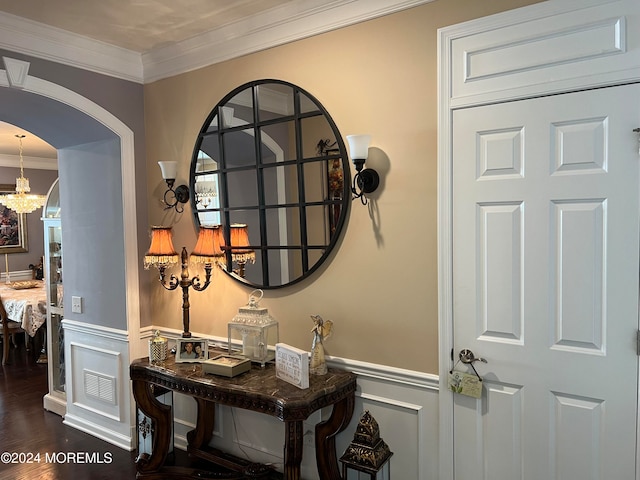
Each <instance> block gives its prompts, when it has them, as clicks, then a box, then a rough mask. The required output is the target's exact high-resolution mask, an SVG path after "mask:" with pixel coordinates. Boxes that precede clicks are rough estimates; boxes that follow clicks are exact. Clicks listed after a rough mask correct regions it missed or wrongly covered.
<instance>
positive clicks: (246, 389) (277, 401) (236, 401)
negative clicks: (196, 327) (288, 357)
mask: <svg viewBox="0 0 640 480" xmlns="http://www.w3.org/2000/svg"><path fill="white" fill-rule="evenodd" d="M129 371H130V375H131V379H132V380H144V381H146V382H148V383H152V384H155V385H159V386H162V387H165V388H168V389H170V390H174V391H178V392H180V393H185V394H187V395H190V396H192V397H197V398H202V399H204V400H209V401H212V402H216V403H220V404H223V405H229V406H233V407H239V408H243V409H247V410H253V411H257V412H261V413H266V414H268V415H272V416H274V417H277V418H279V419H280V420H283V421H289V420H305V419H306V418H308V417H309V415H311V413H313V412H314V411H316V410H319V409H320V408H323V407H326V406H329V405H333V404H335V403H336V402H338V401H340V400H342V399H344V398H346V397H348V396H350V395H353V394H354V393H355V390H356V375H355V374H354V373H352V372H347V371H344V370H338V369H332V368H330V369H329V372H328V373H327V374H326V375H322V376H319V375H311V376H310V378H309V388H306V389H300V388H298V387H296V386H294V385H291V384H289V383H287V382H285V381H284V380H281V379H279V378H277V377H276V372H275V365H273V364H267V365H265V367H260V365H257V364H254V365H252V366H251V370H250V371H248V372H245V373H242V374H240V375H238V376H236V377H232V378H228V377H224V376H219V375H213V374H209V373H204V372H203V371H202V365H200V364H199V363H175V357H174V356H173V355H170V356H169V359H168V360H167V361H166V362H165V363H164V365H151V364H149V359H148V358H142V359H138V360H135V361H134V362H133V363H132V364H131V366H130V369H129Z"/></svg>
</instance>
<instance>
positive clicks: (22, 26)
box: [0, 0, 433, 83]
mask: <svg viewBox="0 0 640 480" xmlns="http://www.w3.org/2000/svg"><path fill="white" fill-rule="evenodd" d="M431 1H433V0H334V1H327V0H304V2H302V3H301V2H291V3H289V4H285V5H283V6H281V7H276V8H273V9H270V10H267V11H265V12H262V13H259V14H256V15H253V16H251V17H248V18H245V19H243V20H241V21H239V22H235V23H232V24H229V25H225V26H224V27H221V28H219V29H216V30H213V31H210V32H206V33H204V34H201V35H197V36H195V37H192V38H190V39H187V40H184V41H182V42H178V43H175V44H171V45H166V46H163V47H159V48H156V49H154V50H151V51H149V52H145V53H143V54H140V53H137V52H133V51H131V50H126V49H123V48H119V47H114V46H112V45H108V44H106V43H103V42H99V41H97V40H92V39H89V38H87V37H84V36H81V35H76V34H72V33H70V32H67V31H65V30H61V29H58V28H54V27H50V26H47V25H44V24H42V23H39V22H34V21H31V20H27V19H24V18H22V17H17V16H15V15H10V14H7V13H2V12H0V48H4V49H7V50H11V51H15V52H20V53H24V54H27V55H32V56H34V57H38V58H43V59H46V60H52V61H54V62H58V63H63V64H66V65H71V66H75V67H79V68H83V69H85V70H89V71H93V72H97V73H101V74H104V75H109V76H112V77H117V78H122V79H125V80H130V81H133V82H137V83H149V82H153V81H156V80H160V79H162V78H167V77H171V76H174V75H178V74H180V73H184V72H188V71H192V70H196V69H198V68H202V67H206V66H208V65H212V64H215V63H219V62H222V61H225V60H230V59H232V58H236V57H239V56H242V55H247V54H249V53H253V52H257V51H260V50H264V49H267V48H271V47H275V46H277V45H282V44H285V43H289V42H293V41H295V40H300V39H302V38H307V37H310V36H313V35H318V34H320V33H324V32H327V31H330V30H335V29H337V28H341V27H345V26H348V25H353V24H355V23H359V22H364V21H366V20H371V19H373V18H377V17H381V16H384V15H389V14H391V13H395V12H398V11H401V10H405V9H407V8H411V7H415V6H418V5H422V4H425V3H429V2H431Z"/></svg>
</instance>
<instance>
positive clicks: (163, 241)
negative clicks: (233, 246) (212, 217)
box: [144, 225, 223, 338]
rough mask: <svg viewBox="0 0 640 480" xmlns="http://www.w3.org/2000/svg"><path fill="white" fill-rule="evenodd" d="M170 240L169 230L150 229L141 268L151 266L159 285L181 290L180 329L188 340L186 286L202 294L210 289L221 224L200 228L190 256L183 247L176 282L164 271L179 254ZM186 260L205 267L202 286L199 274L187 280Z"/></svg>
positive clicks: (187, 295) (187, 298) (216, 260)
mask: <svg viewBox="0 0 640 480" xmlns="http://www.w3.org/2000/svg"><path fill="white" fill-rule="evenodd" d="M171 237H172V231H171V227H151V246H149V250H148V251H147V253H146V255H145V256H144V268H145V269H146V270H148V269H149V268H150V267H152V266H153V267H156V268H157V269H158V271H159V272H160V279H159V280H160V283H161V284H162V286H163V287H164V288H166V289H167V290H175V289H176V288H178V287H180V288H182V326H183V329H184V331H183V332H182V336H183V337H184V338H189V337H191V332H190V331H189V287H193V289H194V290H197V291H199V292H201V291H202V290H204V289H206V288H207V287H208V286H209V283H210V281H211V269H212V266H213V264H214V263H217V262H218V260H220V259H221V257H222V256H223V252H222V248H221V245H222V244H223V239H222V232H221V230H220V225H201V226H200V232H199V233H198V241H197V242H196V246H195V248H194V249H193V252H192V253H191V256H190V257H189V256H188V255H187V249H186V248H185V247H182V254H181V255H180V259H181V262H182V272H181V274H180V279H179V280H178V277H176V276H175V275H173V274H172V275H171V277H170V278H169V281H168V282H167V280H166V276H165V270H166V269H167V267H170V266H172V265H174V264H176V263H178V253H177V252H176V250H175V248H173V241H172V239H171ZM188 258H189V259H190V261H191V263H192V264H203V265H204V271H205V279H204V283H201V281H200V277H199V276H198V275H196V276H195V277H193V278H189V261H188V260H187V259H188Z"/></svg>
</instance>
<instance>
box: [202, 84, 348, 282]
mask: <svg viewBox="0 0 640 480" xmlns="http://www.w3.org/2000/svg"><path fill="white" fill-rule="evenodd" d="M272 83H273V84H278V85H283V86H287V87H290V88H291V89H292V90H293V95H294V98H295V100H294V105H295V111H294V113H293V114H292V115H290V116H285V117H282V118H281V119H280V121H281V122H283V123H284V122H289V121H293V122H296V125H298V126H297V127H296V129H295V130H296V133H295V135H296V143H297V146H298V152H300V150H301V148H300V147H301V144H302V143H301V142H302V138H301V133H300V127H299V122H300V121H301V119H304V118H309V117H313V116H320V115H322V116H324V118H325V119H326V121H327V122H328V124H329V126H330V127H331V130H332V132H333V134H334V138H335V144H334V145H332V146H331V150H324V151H323V152H321V153H318V156H317V157H315V158H314V159H313V161H318V159H320V160H322V161H326V162H327V164H328V162H329V161H330V160H333V159H340V160H341V163H342V175H343V186H342V199H340V200H339V201H337V200H331V199H329V198H327V199H326V200H325V201H323V202H306V201H300V202H299V203H298V204H297V205H296V206H298V207H299V208H300V209H301V211H303V212H304V211H305V209H306V208H307V207H309V206H318V205H321V206H327V207H328V206H330V205H339V206H340V213H339V217H338V219H337V221H336V223H335V225H334V233H331V232H330V231H329V232H328V234H329V242H328V243H327V244H326V245H323V247H324V248H323V250H324V251H323V253H322V255H321V257H320V258H319V259H318V260H317V261H315V263H313V265H310V266H309V265H308V249H309V248H310V247H309V246H308V245H307V244H306V243H304V242H301V245H300V247H299V248H300V249H301V252H302V258H303V261H302V264H303V265H302V270H303V271H302V274H301V275H300V276H298V277H296V278H294V279H293V280H291V281H289V282H287V283H284V284H277V285H276V284H273V285H271V284H270V283H269V280H268V275H269V267H268V263H269V262H268V256H267V251H268V250H269V245H268V244H265V242H264V240H261V244H260V245H252V247H256V248H255V250H256V255H262V258H261V260H262V263H261V264H262V266H263V268H262V270H263V271H262V278H263V282H262V283H257V282H250V281H248V280H246V279H245V278H242V277H240V276H238V275H237V274H235V273H233V271H232V268H231V267H232V262H231V253H230V252H227V255H226V262H225V263H226V265H227V267H226V269H223V270H224V271H225V273H227V274H228V275H230V276H231V277H232V278H233V279H235V280H237V281H239V282H241V283H243V284H245V285H248V286H251V287H252V288H261V289H277V288H282V287H286V286H290V285H293V284H296V283H298V282H300V281H302V280H304V279H306V278H309V276H311V275H312V274H313V273H314V272H315V271H316V270H318V268H319V267H320V266H321V265H322V264H323V263H324V262H325V261H326V260H327V258H328V257H329V255H330V253H331V252H332V250H333V248H334V247H335V246H336V244H337V243H338V241H339V239H340V237H341V235H342V234H343V227H344V224H345V222H346V218H347V217H348V215H349V208H350V205H351V193H350V192H351V191H350V186H351V173H350V167H349V157H348V155H347V150H346V147H345V144H344V141H343V139H342V135H341V134H340V131H339V130H338V128H337V126H336V124H335V122H334V121H333V119H332V118H331V116H330V115H329V113H328V112H327V110H326V109H325V108H324V107H323V105H322V104H321V103H320V102H319V101H318V100H317V99H316V98H315V97H314V96H313V95H311V94H309V93H308V92H307V91H305V90H303V89H302V88H300V87H298V86H296V85H294V84H292V83H289V82H285V81H282V80H273V79H264V80H257V81H253V82H249V83H246V84H244V85H241V86H239V87H237V88H235V89H234V90H233V91H231V92H229V93H228V94H227V95H226V96H225V97H224V98H222V99H221V100H220V102H218V104H217V105H216V106H215V107H214V108H213V110H212V111H211V113H210V114H209V115H208V117H207V118H206V120H205V122H204V123H203V126H202V128H201V130H200V132H199V134H198V138H197V140H196V143H195V147H194V150H193V155H192V159H191V168H190V175H189V188H190V191H191V195H190V196H191V207H192V212H193V215H194V222H195V224H196V226H197V227H198V229H199V227H200V217H199V212H201V211H202V210H198V209H197V199H196V188H195V187H196V185H195V184H196V177H197V175H196V169H197V166H198V160H199V152H200V149H201V145H202V142H203V139H204V138H205V137H206V136H208V135H210V133H209V132H208V130H209V127H210V125H211V123H212V121H213V119H214V118H215V117H216V116H217V117H218V118H219V119H220V118H222V116H221V115H222V110H221V107H223V106H225V105H227V103H228V102H229V101H230V100H231V99H233V98H234V97H235V96H236V95H238V94H239V93H240V92H242V91H244V90H247V89H251V93H252V96H253V99H254V103H253V117H254V122H253V123H249V124H247V125H243V126H242V127H241V128H255V129H259V128H260V127H261V126H262V125H263V124H264V125H270V124H273V123H274V122H273V121H265V122H260V121H258V120H257V119H258V115H257V113H256V99H257V94H256V90H255V88H256V87H258V86H260V85H265V84H272ZM300 95H304V96H306V97H307V98H308V99H309V100H311V101H312V102H313V103H314V104H315V106H316V107H317V111H313V112H301V111H300ZM258 108H259V106H258ZM241 128H239V127H235V128H234V127H231V128H228V129H225V128H224V127H222V128H219V129H218V130H216V133H217V134H220V133H221V134H223V135H224V133H225V130H230V131H234V130H235V131H238V130H239V129H241ZM318 140H321V139H318ZM256 143H257V142H256ZM220 145H221V146H220V148H221V149H223V148H224V147H223V142H222V141H220ZM301 155H302V154H301V153H298V154H297V155H296V159H295V160H289V161H287V162H286V163H288V164H289V165H299V164H301V163H304V162H305V160H306V161H308V160H309V159H304V158H300V157H301ZM221 157H224V152H223V151H222V150H221ZM260 158H261V157H260V148H259V147H256V161H257V163H258V164H257V165H256V167H255V169H256V171H257V170H258V169H259V163H260ZM224 171H225V168H224V167H223V168H222V169H219V172H220V173H219V174H220V175H221V177H220V191H219V192H218V195H220V208H219V211H220V213H221V216H222V218H223V220H222V228H223V235H224V238H225V242H226V244H227V245H228V244H229V239H230V229H229V224H230V219H229V212H230V210H232V209H231V208H230V207H229V202H228V192H227V191H226V188H227V187H226V177H225V174H224ZM298 181H300V180H298ZM262 188H263V185H259V186H258V189H262ZM264 206H265V205H264V203H262V204H259V205H256V206H254V207H253V208H255V209H258V210H260V209H261V208H263V207H264ZM302 216H303V217H304V216H305V213H303V214H302ZM263 221H264V219H263V218H261V222H260V223H261V225H260V228H261V230H262V231H264V228H265V225H263ZM304 237H306V234H305V235H303V238H304ZM261 238H263V236H262V235H261ZM273 248H275V249H278V248H281V249H282V248H283V247H282V246H281V245H280V246H279V247H278V246H275V247H273ZM287 248H289V249H290V248H293V247H287ZM248 268H250V267H248Z"/></svg>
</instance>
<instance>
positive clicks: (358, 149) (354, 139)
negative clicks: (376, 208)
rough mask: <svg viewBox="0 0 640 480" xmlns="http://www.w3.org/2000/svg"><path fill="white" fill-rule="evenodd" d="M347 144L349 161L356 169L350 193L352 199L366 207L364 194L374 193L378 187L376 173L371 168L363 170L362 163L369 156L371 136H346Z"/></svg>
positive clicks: (378, 180)
mask: <svg viewBox="0 0 640 480" xmlns="http://www.w3.org/2000/svg"><path fill="white" fill-rule="evenodd" d="M347 142H349V153H350V154H351V161H352V162H353V165H354V166H355V168H356V174H355V176H354V177H353V185H352V186H351V193H353V198H354V199H356V198H359V199H360V201H361V202H362V204H363V205H366V204H367V197H366V196H365V194H367V193H372V192H374V191H375V190H376V188H378V185H380V176H379V175H378V172H376V171H375V170H374V169H373V168H364V163H365V162H366V161H367V157H368V156H369V144H370V143H371V135H347Z"/></svg>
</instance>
